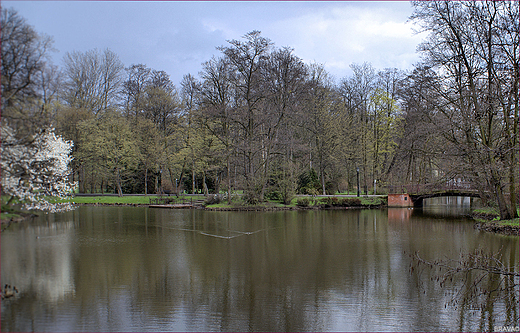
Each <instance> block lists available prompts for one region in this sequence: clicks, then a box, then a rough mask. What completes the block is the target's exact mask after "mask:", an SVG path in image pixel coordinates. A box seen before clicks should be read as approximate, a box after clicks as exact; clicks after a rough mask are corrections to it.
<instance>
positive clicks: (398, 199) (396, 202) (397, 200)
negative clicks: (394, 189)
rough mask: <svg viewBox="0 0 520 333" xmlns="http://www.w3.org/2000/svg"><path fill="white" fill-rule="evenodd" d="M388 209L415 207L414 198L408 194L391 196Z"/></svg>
mask: <svg viewBox="0 0 520 333" xmlns="http://www.w3.org/2000/svg"><path fill="white" fill-rule="evenodd" d="M388 207H413V202H412V198H410V196H409V195H408V194H389V195H388Z"/></svg>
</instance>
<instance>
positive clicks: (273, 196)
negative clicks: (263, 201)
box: [265, 191, 283, 201]
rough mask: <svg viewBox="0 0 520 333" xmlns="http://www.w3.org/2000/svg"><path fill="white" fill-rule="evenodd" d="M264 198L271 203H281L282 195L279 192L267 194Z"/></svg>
mask: <svg viewBox="0 0 520 333" xmlns="http://www.w3.org/2000/svg"><path fill="white" fill-rule="evenodd" d="M265 197H266V198H267V199H268V200H272V201H283V195H282V193H280V192H279V191H272V192H268V193H267V194H266V195H265Z"/></svg>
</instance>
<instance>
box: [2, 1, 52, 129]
mask: <svg viewBox="0 0 520 333" xmlns="http://www.w3.org/2000/svg"><path fill="white" fill-rule="evenodd" d="M1 31H2V33H1V45H2V47H1V62H2V70H1V75H2V118H3V119H5V120H7V121H9V123H10V126H12V127H15V128H16V129H18V128H20V129H21V128H23V130H24V131H26V132H25V134H29V133H30V132H35V131H38V129H40V128H41V127H42V126H43V125H44V124H48V122H49V119H48V118H47V117H46V114H45V108H44V106H42V105H45V97H46V96H45V93H46V92H48V91H49V90H48V86H47V85H46V81H45V80H46V79H50V77H51V76H50V74H51V66H50V65H49V52H50V51H52V50H53V49H52V44H53V40H52V38H51V37H49V36H46V35H43V34H39V33H37V32H36V31H35V30H34V28H33V27H32V26H30V25H29V24H28V23H27V22H26V20H25V19H24V18H23V17H21V16H20V15H18V13H17V12H16V10H14V9H5V8H4V9H2V17H1ZM42 98H43V100H42Z"/></svg>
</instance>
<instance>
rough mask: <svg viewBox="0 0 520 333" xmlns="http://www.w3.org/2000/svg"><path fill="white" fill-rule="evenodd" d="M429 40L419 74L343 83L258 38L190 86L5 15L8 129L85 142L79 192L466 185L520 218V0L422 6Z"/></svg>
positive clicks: (374, 72)
mask: <svg viewBox="0 0 520 333" xmlns="http://www.w3.org/2000/svg"><path fill="white" fill-rule="evenodd" d="M412 4H413V6H414V13H413V15H412V17H411V19H412V20H414V21H416V22H417V23H418V24H419V25H420V26H421V27H422V28H423V29H424V30H425V31H428V32H429V33H430V34H429V37H428V38H427V39H426V40H425V41H424V42H423V43H422V44H421V45H420V47H419V51H420V52H421V54H422V55H423V58H422V60H421V62H420V63H419V64H417V65H416V66H415V68H414V69H413V70H412V71H403V70H399V69H396V68H385V69H382V70H378V69H376V68H374V67H373V66H372V65H371V64H369V63H363V64H352V65H351V70H352V75H350V76H348V77H345V78H342V79H340V80H339V81H336V80H335V79H334V78H333V77H332V76H331V75H330V74H329V73H327V71H326V70H325V68H324V66H323V65H321V64H317V63H312V64H305V63H304V62H303V61H302V59H300V58H299V57H298V56H297V55H295V54H294V50H293V49H291V48H290V47H276V46H275V45H274V43H273V42H272V41H271V40H270V39H269V38H267V37H265V36H263V35H262V34H261V32H259V31H251V32H249V33H247V34H245V35H244V36H243V37H241V38H240V39H236V40H235V39H233V40H229V41H228V42H227V44H226V45H223V46H219V47H217V48H216V55H214V56H213V57H212V58H211V59H209V60H207V61H206V62H204V63H203V64H201V70H200V72H199V73H198V75H197V76H194V75H191V74H187V75H185V76H184V77H183V79H182V82H180V83H179V85H178V86H177V85H175V84H174V83H173V82H171V80H170V78H169V76H168V74H167V73H166V72H164V71H161V70H156V69H153V68H149V67H148V66H146V65H145V64H132V65H130V66H125V65H124V64H123V63H122V62H121V61H120V59H119V57H118V56H117V54H115V53H114V52H112V51H111V50H109V49H106V50H90V51H87V52H78V51H71V52H69V53H67V54H66V55H65V57H64V59H63V65H62V66H61V67H58V66H55V65H53V64H52V62H51V60H50V58H49V54H50V50H51V48H52V39H51V38H50V37H48V36H45V35H42V34H39V33H37V32H36V31H34V29H33V28H32V27H31V26H30V25H29V24H28V23H27V22H26V21H25V20H24V19H23V18H22V17H21V16H20V15H19V14H18V13H16V12H15V11H14V10H12V9H3V10H2V124H3V125H2V126H4V124H5V126H9V127H10V128H12V129H14V130H15V131H16V132H17V133H18V135H19V136H20V137H22V136H27V135H31V136H37V135H38V133H41V132H42V130H43V129H46V128H55V131H56V133H57V134H59V135H60V136H61V137H63V138H64V139H65V140H69V141H72V142H73V143H74V147H73V149H72V156H73V160H72V162H71V168H72V172H71V179H72V180H74V181H76V182H77V184H78V190H79V192H83V193H85V192H92V193H100V192H102V193H106V192H112V193H118V194H119V195H122V194H123V193H145V194H148V193H157V192H161V191H166V192H168V191H169V192H175V193H178V192H180V191H186V192H188V193H194V192H203V193H205V194H207V193H211V192H213V193H220V192H225V193H227V199H228V200H229V201H231V200H232V198H233V194H234V193H235V192H236V191H237V190H240V191H243V193H244V198H245V200H246V201H247V202H249V203H256V202H260V201H264V200H266V199H274V200H280V201H282V202H286V203H287V202H289V201H290V200H291V198H292V197H293V196H294V195H295V194H297V193H303V194H334V193H336V192H348V191H355V190H356V189H357V182H358V179H359V182H360V187H361V192H362V193H385V192H387V191H388V186H389V185H397V184H429V183H443V182H450V181H454V180H455V181H464V182H468V183H471V184H472V187H473V188H476V189H478V190H479V191H480V194H481V197H482V198H483V199H484V200H486V202H488V203H496V205H497V206H498V207H499V208H500V211H501V215H502V216H503V217H507V216H509V217H511V216H515V215H516V214H517V213H516V210H517V204H516V201H517V200H518V195H517V192H518V3H517V2H514V1H511V2H494V1H487V2H467V3H466V2H461V3H459V2H449V1H444V2H437V1H435V2H421V1H419V2H413V3H412Z"/></svg>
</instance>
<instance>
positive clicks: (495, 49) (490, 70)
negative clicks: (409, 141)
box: [412, 1, 518, 219]
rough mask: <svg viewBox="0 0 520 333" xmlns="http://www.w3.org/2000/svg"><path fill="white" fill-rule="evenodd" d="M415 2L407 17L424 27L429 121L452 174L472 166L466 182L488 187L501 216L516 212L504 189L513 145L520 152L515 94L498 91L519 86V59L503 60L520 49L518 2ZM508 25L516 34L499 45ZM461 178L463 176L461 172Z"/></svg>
mask: <svg viewBox="0 0 520 333" xmlns="http://www.w3.org/2000/svg"><path fill="white" fill-rule="evenodd" d="M413 5H414V8H415V10H414V14H413V15H412V19H414V20H416V21H418V22H420V24H421V25H422V27H423V28H424V30H426V31H429V32H430V36H429V38H428V40H427V41H426V42H424V43H423V44H422V45H421V51H422V52H423V54H424V55H425V62H426V64H428V65H430V66H431V67H432V68H433V69H434V70H436V71H437V73H438V80H439V82H440V84H438V85H436V87H437V88H438V92H437V93H438V96H439V97H440V99H439V104H437V105H436V108H435V109H436V112H437V114H438V115H437V117H436V122H435V125H437V126H442V127H443V130H442V131H441V133H442V134H443V136H444V138H445V139H446V142H447V143H448V144H449V145H450V146H449V150H450V151H449V153H450V154H451V155H452V166H453V168H452V174H455V173H456V169H457V168H458V169H459V170H461V171H463V170H465V169H470V168H472V169H473V170H475V171H476V172H477V175H476V176H475V177H474V178H471V179H468V180H470V181H472V182H474V183H476V184H478V185H481V184H485V185H486V186H487V190H488V191H489V192H490V193H492V194H493V197H494V199H495V202H496V204H497V206H498V208H499V211H500V217H501V218H502V219H509V218H511V217H513V216H516V215H517V212H516V201H515V202H514V203H513V202H511V201H510V202H509V204H508V203H507V202H506V198H505V191H506V185H507V184H508V182H509V180H510V179H511V178H513V179H514V178H515V177H514V176H512V177H511V173H510V168H516V169H517V168H518V160H517V159H515V158H511V154H515V153H513V150H516V151H518V140H516V139H512V140H511V139H510V136H511V135H512V134H513V133H514V131H515V130H513V128H518V117H515V116H514V115H515V108H516V110H518V107H517V106H515V102H513V101H514V97H512V96H511V97H507V98H504V96H506V95H508V93H507V92H509V91H512V90H515V85H516V87H518V83H517V82H518V79H517V77H518V73H517V67H514V68H515V69H513V67H512V65H514V64H515V61H517V60H514V61H513V62H511V61H509V62H508V61H504V60H506V59H508V58H510V55H512V54H517V52H518V51H517V49H518V46H517V43H516V45H514V42H513V41H514V40H516V41H517V40H518V21H516V22H513V21H512V20H510V19H509V18H510V17H514V16H515V15H518V3H517V2H511V3H510V2H505V1H504V2H502V1H501V2H495V1H483V2H478V3H477V2H475V3H473V2H472V3H465V2H450V1H432V2H421V1H417V2H414V3H413ZM514 12H516V14H513V13H514ZM508 31H509V32H512V31H516V32H513V33H512V35H511V34H510V36H511V41H509V42H506V43H504V40H503V37H499V36H502V35H503V34H506V35H507V34H508ZM502 32H504V33H503V34H502ZM506 50H507V51H506ZM506 77H509V79H506V80H505V81H504V78H506ZM516 89H517V88H516ZM515 91H517V90H515ZM515 94H516V93H515ZM505 100H510V102H506V103H504V101H505ZM516 114H517V113H516ZM506 118H507V119H506ZM458 161H460V163H457V162H458ZM457 164H459V166H457ZM459 177H468V175H467V174H465V173H464V172H460V173H459ZM470 177H471V176H470ZM510 188H512V189H513V190H514V189H515V188H514V185H513V186H512V187H510ZM513 192H514V191H513ZM512 197H513V198H516V195H513V196H512Z"/></svg>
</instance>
